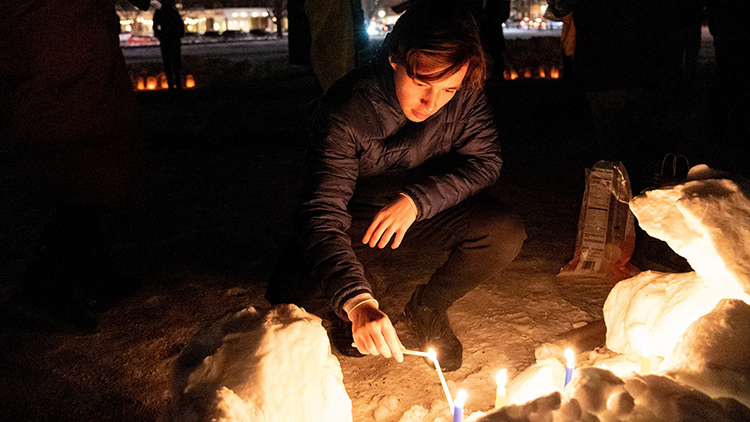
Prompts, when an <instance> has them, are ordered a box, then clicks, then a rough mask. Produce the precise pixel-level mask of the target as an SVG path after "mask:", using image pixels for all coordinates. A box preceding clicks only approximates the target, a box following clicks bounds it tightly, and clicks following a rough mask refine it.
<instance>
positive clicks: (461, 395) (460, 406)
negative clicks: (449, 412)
mask: <svg viewBox="0 0 750 422" xmlns="http://www.w3.org/2000/svg"><path fill="white" fill-rule="evenodd" d="M465 402H466V391H464V390H461V391H459V392H458V397H456V401H455V402H453V422H463V420H464V403H465Z"/></svg>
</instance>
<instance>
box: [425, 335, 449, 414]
mask: <svg viewBox="0 0 750 422" xmlns="http://www.w3.org/2000/svg"><path fill="white" fill-rule="evenodd" d="M427 354H428V355H429V356H430V360H431V361H432V363H433V364H434V365H435V370H437V373H438V377H440V383H441V384H443V392H445V398H446V399H447V400H448V408H449V409H453V399H452V398H451V392H450V390H448V383H446V382H445V377H444V376H443V370H442V369H441V368H440V363H438V360H437V353H435V349H433V348H430V349H429V350H427Z"/></svg>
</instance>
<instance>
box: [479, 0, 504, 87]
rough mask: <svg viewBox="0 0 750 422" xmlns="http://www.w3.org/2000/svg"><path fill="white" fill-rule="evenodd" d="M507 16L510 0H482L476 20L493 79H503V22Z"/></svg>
mask: <svg viewBox="0 0 750 422" xmlns="http://www.w3.org/2000/svg"><path fill="white" fill-rule="evenodd" d="M480 3H482V2H480ZM509 17H510V0H484V2H483V8H482V10H481V13H480V14H479V19H478V22H479V29H480V31H481V34H482V45H483V46H484V51H485V52H486V53H487V55H488V56H489V58H490V61H491V69H490V78H491V79H492V80H494V81H502V79H503V70H504V68H505V60H504V55H505V36H504V34H503V23H504V22H505V21H506V20H508V18H509Z"/></svg>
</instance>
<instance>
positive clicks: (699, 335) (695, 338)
mask: <svg viewBox="0 0 750 422" xmlns="http://www.w3.org/2000/svg"><path fill="white" fill-rule="evenodd" d="M749 344H750V305H748V304H747V303H745V302H743V301H741V300H729V299H727V300H723V301H721V302H720V303H719V304H718V305H717V306H716V308H714V310H712V311H711V312H710V313H708V314H707V315H705V316H703V317H701V318H700V319H698V320H697V321H695V322H694V323H693V324H691V325H690V327H689V328H688V329H687V331H686V332H685V334H684V335H683V337H682V340H681V342H680V343H679V344H678V345H677V346H676V347H675V351H674V354H673V357H672V360H671V361H668V362H665V365H666V366H668V369H666V374H667V375H669V376H671V377H673V378H675V379H676V380H678V381H680V382H682V383H684V384H687V385H690V386H692V387H694V388H697V389H699V390H701V391H703V392H705V393H706V394H708V395H710V396H712V397H720V396H726V397H732V398H734V399H737V400H738V401H740V402H742V403H743V404H745V405H746V406H750V358H748V354H747V347H748V345H749ZM749 420H750V419H749Z"/></svg>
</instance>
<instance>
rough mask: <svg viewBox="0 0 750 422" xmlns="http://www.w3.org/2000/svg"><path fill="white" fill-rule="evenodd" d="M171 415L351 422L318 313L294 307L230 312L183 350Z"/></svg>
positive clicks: (182, 420)
mask: <svg viewBox="0 0 750 422" xmlns="http://www.w3.org/2000/svg"><path fill="white" fill-rule="evenodd" d="M172 403H173V405H172V408H171V409H170V412H169V415H168V416H169V417H168V419H169V420H172V421H179V422H189V421H222V422H230V421H252V422H279V421H297V422H318V421H320V422H323V421H325V422H351V420H352V404H351V400H350V399H349V396H348V395H347V393H346V390H345V388H344V384H343V375H342V372H341V366H340V365H339V361H338V359H337V358H336V357H335V356H334V355H333V354H331V352H330V346H329V342H328V336H327V334H326V331H325V329H324V328H323V326H322V324H321V320H320V318H318V317H316V316H314V315H311V314H309V313H307V312H305V311H304V310H303V309H301V308H298V307H296V306H294V305H278V306H275V307H273V308H270V309H268V310H264V311H258V310H256V309H254V308H252V307H251V308H247V309H244V310H242V311H240V312H238V313H236V314H232V315H228V316H226V317H225V318H224V319H222V320H221V321H219V322H218V323H216V324H214V325H213V326H211V327H210V328H208V329H207V330H205V331H204V332H203V333H201V334H199V335H198V336H196V338H195V339H194V340H193V341H192V342H191V343H190V344H189V345H188V346H187V347H186V348H185V350H184V351H183V352H182V353H181V354H180V356H179V358H178V360H177V364H176V368H175V383H174V386H173V400H172Z"/></svg>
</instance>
